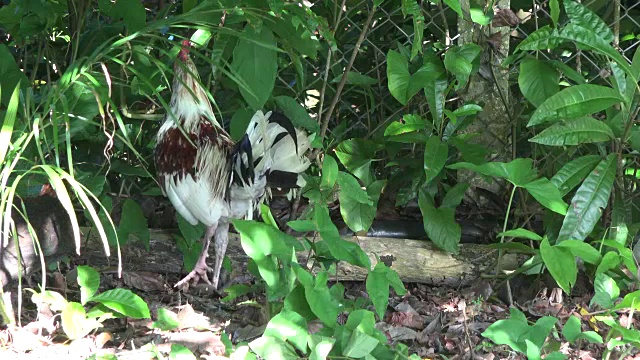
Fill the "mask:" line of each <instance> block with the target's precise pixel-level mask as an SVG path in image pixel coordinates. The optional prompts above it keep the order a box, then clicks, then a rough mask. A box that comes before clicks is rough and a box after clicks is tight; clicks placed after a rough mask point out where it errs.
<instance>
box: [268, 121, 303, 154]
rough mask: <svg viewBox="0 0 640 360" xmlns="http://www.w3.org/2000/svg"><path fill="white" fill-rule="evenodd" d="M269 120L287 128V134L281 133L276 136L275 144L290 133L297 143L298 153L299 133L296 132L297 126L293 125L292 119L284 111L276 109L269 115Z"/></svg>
mask: <svg viewBox="0 0 640 360" xmlns="http://www.w3.org/2000/svg"><path fill="white" fill-rule="evenodd" d="M269 122H273V123H276V124H278V125H280V126H282V127H283V128H284V129H285V130H287V134H279V135H278V136H276V139H275V141H274V142H273V143H274V144H277V143H278V141H280V140H282V138H284V137H285V136H287V135H290V136H291V137H292V138H293V143H294V144H295V145H296V153H297V152H298V135H297V134H296V128H295V127H294V126H293V123H292V122H291V120H290V119H289V118H288V117H286V116H285V115H284V114H283V113H281V112H279V111H274V112H273V113H272V114H271V117H269Z"/></svg>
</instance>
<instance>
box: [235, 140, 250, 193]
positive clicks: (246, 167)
mask: <svg viewBox="0 0 640 360" xmlns="http://www.w3.org/2000/svg"><path fill="white" fill-rule="evenodd" d="M243 155H246V157H247V161H244V159H243V158H244V157H243ZM232 159H233V166H234V167H237V166H238V164H239V165H240V168H239V169H238V168H237V169H236V171H238V172H239V175H240V178H237V177H234V179H233V182H234V183H235V184H242V182H245V183H247V182H249V181H252V180H253V177H254V175H255V167H254V162H253V150H252V148H251V141H249V136H248V135H247V134H244V136H243V137H242V139H240V141H238V143H237V144H236V146H235V148H234V149H233V152H232ZM241 180H242V181H241Z"/></svg>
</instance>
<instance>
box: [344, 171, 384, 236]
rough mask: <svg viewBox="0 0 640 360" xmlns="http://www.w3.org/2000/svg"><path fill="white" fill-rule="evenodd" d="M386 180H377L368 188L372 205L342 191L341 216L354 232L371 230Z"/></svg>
mask: <svg viewBox="0 0 640 360" xmlns="http://www.w3.org/2000/svg"><path fill="white" fill-rule="evenodd" d="M385 185H386V180H376V181H374V182H372V183H371V185H369V186H368V187H367V192H366V193H367V195H368V197H369V198H370V199H371V204H367V203H363V202H360V201H358V200H357V199H355V198H354V197H352V195H351V193H350V192H349V191H345V190H343V189H341V190H340V214H341V215H342V219H344V222H345V223H346V224H347V225H348V226H349V228H350V229H351V230H353V231H354V232H359V231H366V230H369V228H370V227H371V224H373V219H374V218H375V217H376V211H377V209H378V199H380V193H381V192H382V189H383V188H384V186H385Z"/></svg>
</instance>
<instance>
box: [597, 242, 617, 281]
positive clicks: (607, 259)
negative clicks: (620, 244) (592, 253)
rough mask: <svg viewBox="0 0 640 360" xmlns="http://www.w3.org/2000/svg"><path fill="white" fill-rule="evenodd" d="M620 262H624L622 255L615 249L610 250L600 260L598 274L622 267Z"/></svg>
mask: <svg viewBox="0 0 640 360" xmlns="http://www.w3.org/2000/svg"><path fill="white" fill-rule="evenodd" d="M605 245H606V243H605ZM620 263H622V259H621V258H620V255H619V254H616V253H615V252H614V251H609V252H607V253H605V254H604V256H603V257H602V261H600V264H598V268H597V269H596V275H598V274H601V273H605V272H607V271H609V270H611V269H615V268H618V267H620Z"/></svg>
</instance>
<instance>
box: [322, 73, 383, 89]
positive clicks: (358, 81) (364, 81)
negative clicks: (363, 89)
mask: <svg viewBox="0 0 640 360" xmlns="http://www.w3.org/2000/svg"><path fill="white" fill-rule="evenodd" d="M341 79H342V75H340V76H336V77H335V78H334V79H333V80H331V82H332V83H339V82H340V80H341ZM377 83H378V80H376V79H374V78H372V77H371V76H367V75H362V74H360V73H359V72H356V71H349V72H348V73H347V80H346V83H345V84H347V85H356V86H371V85H376V84H377Z"/></svg>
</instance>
